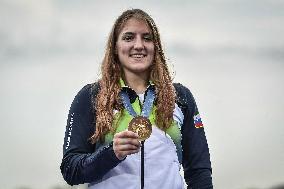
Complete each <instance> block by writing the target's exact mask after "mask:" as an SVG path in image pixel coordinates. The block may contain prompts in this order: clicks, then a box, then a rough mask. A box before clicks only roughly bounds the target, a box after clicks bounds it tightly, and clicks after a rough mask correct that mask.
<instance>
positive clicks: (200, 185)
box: [178, 84, 213, 189]
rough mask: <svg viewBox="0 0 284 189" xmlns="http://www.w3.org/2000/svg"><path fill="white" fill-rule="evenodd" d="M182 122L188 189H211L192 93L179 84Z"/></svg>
mask: <svg viewBox="0 0 284 189" xmlns="http://www.w3.org/2000/svg"><path fill="white" fill-rule="evenodd" d="M178 88H180V89H179V91H181V92H180V93H181V94H180V97H179V98H181V99H182V103H183V104H184V105H183V112H184V122H183V126H182V131H181V132H182V148H183V154H182V165H183V169H184V178H185V181H186V183H187V186H188V189H212V188H213V184H212V177H211V173H212V168H211V162H210V154H209V148H208V144H207V140H206V136H205V132H204V128H203V124H202V122H201V118H200V115H199V112H198V108H197V105H196V102H195V100H194V97H193V95H192V94H191V92H190V91H189V89H187V88H186V87H184V86H182V85H181V84H179V86H178Z"/></svg>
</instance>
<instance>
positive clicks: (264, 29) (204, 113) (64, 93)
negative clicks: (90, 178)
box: [0, 0, 284, 189]
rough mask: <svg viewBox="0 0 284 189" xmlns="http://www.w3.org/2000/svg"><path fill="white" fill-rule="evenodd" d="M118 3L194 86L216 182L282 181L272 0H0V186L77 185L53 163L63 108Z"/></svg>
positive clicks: (92, 68) (283, 138)
mask: <svg viewBox="0 0 284 189" xmlns="http://www.w3.org/2000/svg"><path fill="white" fill-rule="evenodd" d="M129 8H141V9H143V10H145V11H146V12H148V13H149V14H150V15H151V16H152V17H153V18H154V20H155V21H156V24H157V25H158V27H159V30H160V33H161V38H162V43H163V45H164V49H165V53H166V56H167V58H168V63H169V64H170V67H171V68H173V70H174V71H175V73H176V74H175V82H180V83H183V84H184V85H186V86H187V87H189V88H190V89H191V91H192V93H193V94H194V96H195V98H196V101H197V104H198V107H199V111H200V113H201V117H202V118H203V123H204V125H205V131H206V135H207V139H208V143H209V147H210V153H211V161H212V167H213V179H214V186H215V188H217V189H268V188H269V189H272V188H274V189H276V188H278V189H280V188H284V187H283V184H284V171H283V170H284V127H283V126H284V125H283V116H284V115H283V112H284V83H283V81H284V37H283V34H284V24H283V23H284V1H282V0H252V1H245V0H215V1H208V0H199V1H196V0H189V1H185V0H179V1H178V0H177V1H170V0H164V1H158V0H153V1H150V0H144V1H139V2H138V1H133V0H125V1H108V0H105V1H96V0H85V1H75V0H68V1H67V0H41V1H38V0H26V1H22V0H0V85H1V88H0V90H1V93H0V94H1V96H0V97H1V98H0V120H1V126H0V149H1V152H0V154H1V155H0V183H1V186H0V188H3V189H38V188H41V189H63V188H66V189H67V188H85V186H84V185H82V186H74V187H71V186H68V185H67V184H66V183H65V181H64V180H63V178H62V176H61V173H60V169H59V166H60V163H61V158H62V145H63V138H64V132H65V125H66V119H67V113H68V110H69V107H70V105H71V102H72V100H73V98H74V96H75V95H76V93H77V92H78V91H79V90H80V89H81V88H82V87H83V86H84V85H85V84H87V83H92V82H94V81H96V80H97V79H98V78H99V77H100V71H99V68H100V63H101V61H102V58H103V55H104V49H105V44H106V40H107V37H108V35H109V32H110V30H111V27H112V25H113V23H114V21H115V19H116V18H117V17H118V16H119V15H120V14H121V13H122V11H124V10H126V9H129Z"/></svg>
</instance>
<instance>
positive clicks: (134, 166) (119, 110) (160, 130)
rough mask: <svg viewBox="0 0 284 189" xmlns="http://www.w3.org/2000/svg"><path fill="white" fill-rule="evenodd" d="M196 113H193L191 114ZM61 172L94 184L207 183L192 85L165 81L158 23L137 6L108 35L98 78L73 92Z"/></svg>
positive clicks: (167, 188)
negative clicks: (182, 170)
mask: <svg viewBox="0 0 284 189" xmlns="http://www.w3.org/2000/svg"><path fill="white" fill-rule="evenodd" d="M197 118H198V119H197ZM63 152H64V155H63V159H62V163H61V167H60V168H61V172H62V174H63V177H64V179H65V180H66V181H67V182H68V183H69V184H70V185H74V184H81V183H89V188H96V189H100V188H101V189H103V188H108V189H113V188H115V189H117V188H123V189H133V188H135V189H136V188H140V187H141V188H144V187H145V188H147V189H156V188H163V189H182V188H184V184H183V178H182V176H181V175H180V166H181V165H182V166H183V169H184V179H185V181H186V183H187V185H188V188H193V189H205V188H206V189H210V188H213V186H212V179H211V163H210V157H209V149H208V145H207V140H206V137H205V133H204V129H203V124H202V121H201V118H200V116H199V112H198V109H197V106H196V103H195V100H194V98H193V96H192V94H191V92H190V91H189V90H188V89H187V88H186V87H184V86H183V85H181V84H176V83H172V79H171V77H170V74H169V71H168V67H167V64H166V60H165V56H164V53H163V50H162V46H161V42H160V36H159V32H158V29H157V27H156V25H155V23H154V21H153V20H152V18H151V17H150V16H149V15H148V14H147V13H145V12H144V11H142V10H140V9H131V10H127V11H125V12H123V13H122V15H121V16H120V17H118V19H117V20H116V22H115V24H114V26H113V29H112V32H111V34H110V37H109V40H108V43H107V49H106V53H105V57H104V60H103V64H102V78H101V79H100V80H99V81H98V82H95V83H93V84H88V85H86V86H85V87H83V89H82V90H81V91H80V92H79V93H78V94H77V96H76V97H75V99H74V101H73V103H72V105H71V108H70V112H69V116H68V121H67V126H66V133H65V139H64V148H63Z"/></svg>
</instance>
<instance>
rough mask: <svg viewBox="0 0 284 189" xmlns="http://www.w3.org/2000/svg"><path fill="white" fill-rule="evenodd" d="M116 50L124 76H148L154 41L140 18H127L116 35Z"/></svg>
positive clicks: (147, 27) (146, 77)
mask: <svg viewBox="0 0 284 189" xmlns="http://www.w3.org/2000/svg"><path fill="white" fill-rule="evenodd" d="M116 51H117V54H118V58H119V62H120V63H121V67H122V69H123V72H124V75H125V78H129V77H131V75H132V74H133V75H137V74H139V75H141V77H143V78H144V80H146V79H148V78H149V73H150V71H149V69H150V66H151V65H152V63H153V59H154V51H155V49H154V43H153V40H152V34H151V29H150V28H149V26H148V25H147V24H146V23H145V22H144V21H142V20H138V19H136V18H131V19H129V20H128V21H127V22H126V23H125V25H124V27H123V29H122V31H121V32H120V34H119V36H118V40H117V43H116Z"/></svg>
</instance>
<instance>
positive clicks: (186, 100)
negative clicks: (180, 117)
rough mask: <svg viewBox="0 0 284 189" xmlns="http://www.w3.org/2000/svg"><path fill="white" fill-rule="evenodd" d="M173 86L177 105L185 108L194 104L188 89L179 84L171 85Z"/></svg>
mask: <svg viewBox="0 0 284 189" xmlns="http://www.w3.org/2000/svg"><path fill="white" fill-rule="evenodd" d="M173 85H174V88H175V91H176V97H177V99H176V100H177V102H178V103H179V104H181V105H183V106H187V105H189V104H192V103H194V98H193V95H192V93H191V91H190V89H189V88H188V87H186V86H184V85H183V84H181V83H173Z"/></svg>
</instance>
